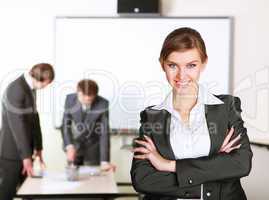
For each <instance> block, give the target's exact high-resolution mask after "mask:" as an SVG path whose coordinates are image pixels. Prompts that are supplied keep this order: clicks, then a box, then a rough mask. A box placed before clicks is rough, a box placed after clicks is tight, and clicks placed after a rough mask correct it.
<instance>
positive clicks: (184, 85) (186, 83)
mask: <svg viewBox="0 0 269 200" xmlns="http://www.w3.org/2000/svg"><path fill="white" fill-rule="evenodd" d="M175 83H176V86H178V87H186V86H188V84H189V83H190V81H175Z"/></svg>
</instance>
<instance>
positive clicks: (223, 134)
mask: <svg viewBox="0 0 269 200" xmlns="http://www.w3.org/2000/svg"><path fill="white" fill-rule="evenodd" d="M160 63H161V66H162V69H163V71H164V72H165V75H166V78H167V81H168V82H169V84H170V85H171V87H172V91H171V92H170V94H169V95H168V96H167V98H166V99H165V100H164V102H163V103H161V104H160V105H156V106H151V107H148V108H146V109H145V110H144V111H142V112H141V114H140V116H141V127H140V137H139V138H138V139H137V140H136V141H135V142H136V145H135V148H134V149H133V151H134V159H133V162H132V169H131V177H132V183H133V186H134V188H135V189H136V191H137V192H140V193H143V194H145V199H152V200H158V199H160V200H172V199H173V200H174V199H180V200H181V199H203V200H211V199H212V200H246V199H247V198H246V195H245V193H244V191H243V189H242V186H241V183H240V178H241V177H244V176H247V175H248V174H249V172H250V170H251V160H252V151H251V149H250V144H249V139H248V136H247V130H246V128H245V127H244V122H243V120H242V118H241V111H242V110H241V105H240V99H239V98H238V97H233V96H231V95H213V94H211V93H210V92H209V91H207V89H206V88H205V87H203V86H202V85H200V84H198V81H199V76H200V74H201V73H202V72H203V70H204V69H205V66H206V63H207V53H206V47H205V44H204V41H203V39H202V37H201V35H200V34H199V33H198V32H197V31H196V30H194V29H191V28H179V29H176V30H174V31H173V32H171V33H170V34H169V35H168V36H167V38H166V39H165V41H164V43H163V46H162V50H161V53H160Z"/></svg>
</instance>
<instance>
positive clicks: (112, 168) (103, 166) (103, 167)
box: [101, 162, 116, 172]
mask: <svg viewBox="0 0 269 200" xmlns="http://www.w3.org/2000/svg"><path fill="white" fill-rule="evenodd" d="M101 171H113V172H115V171H116V165H114V164H112V163H107V162H104V163H101Z"/></svg>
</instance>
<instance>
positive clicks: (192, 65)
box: [187, 64, 196, 68]
mask: <svg viewBox="0 0 269 200" xmlns="http://www.w3.org/2000/svg"><path fill="white" fill-rule="evenodd" d="M187 67H188V68H194V67H196V64H188V65H187Z"/></svg>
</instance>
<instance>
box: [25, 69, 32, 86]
mask: <svg viewBox="0 0 269 200" xmlns="http://www.w3.org/2000/svg"><path fill="white" fill-rule="evenodd" d="M24 78H25V81H26V83H27V85H28V86H29V87H30V89H31V90H33V89H34V86H33V80H32V77H31V76H30V74H29V71H26V72H24Z"/></svg>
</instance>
